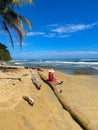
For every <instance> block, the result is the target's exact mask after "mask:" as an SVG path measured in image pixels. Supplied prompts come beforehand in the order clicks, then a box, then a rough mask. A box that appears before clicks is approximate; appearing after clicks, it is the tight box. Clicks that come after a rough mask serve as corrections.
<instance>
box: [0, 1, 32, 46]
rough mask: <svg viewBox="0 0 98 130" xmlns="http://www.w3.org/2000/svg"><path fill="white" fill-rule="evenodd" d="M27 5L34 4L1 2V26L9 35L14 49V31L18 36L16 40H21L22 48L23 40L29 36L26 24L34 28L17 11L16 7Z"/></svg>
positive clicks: (27, 2) (28, 2)
mask: <svg viewBox="0 0 98 130" xmlns="http://www.w3.org/2000/svg"><path fill="white" fill-rule="evenodd" d="M26 4H33V2H32V0H0V25H2V29H3V30H4V32H6V33H7V34H8V35H9V37H10V41H11V44H12V47H14V42H13V38H12V34H13V31H14V34H18V36H17V37H16V38H17V39H18V40H19V42H20V46H22V39H23V38H24V37H26V34H27V32H26V29H25V27H24V23H26V24H27V25H28V26H29V28H32V23H31V22H30V20H28V19H27V18H25V17H24V16H21V15H19V14H18V13H17V12H16V11H15V7H16V6H18V7H21V6H22V5H26Z"/></svg>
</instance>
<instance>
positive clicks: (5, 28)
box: [2, 19, 14, 48]
mask: <svg viewBox="0 0 98 130" xmlns="http://www.w3.org/2000/svg"><path fill="white" fill-rule="evenodd" d="M2 26H3V29H4V31H5V32H6V33H8V35H9V37H10V41H11V44H12V48H14V43H13V39H12V36H11V33H10V31H9V28H8V26H7V24H6V22H5V20H4V19H3V20H2Z"/></svg>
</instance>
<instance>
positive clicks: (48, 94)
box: [0, 66, 98, 130]
mask: <svg viewBox="0 0 98 130" xmlns="http://www.w3.org/2000/svg"><path fill="white" fill-rule="evenodd" d="M12 67H13V66H12ZM15 67H16V68H18V69H16V70H10V69H9V71H7V72H2V70H0V77H1V79H0V117H3V118H0V127H1V129H4V130H11V129H14V130H28V129H29V130H32V129H34V130H39V128H40V130H46V129H47V130H50V129H51V130H52V129H53V130H82V129H81V127H80V126H79V125H78V124H77V123H76V122H75V121H74V120H73V119H72V117H71V116H70V114H69V113H68V112H67V111H65V110H63V108H62V106H61V105H60V103H59V101H58V100H57V98H56V97H55V95H54V94H53V92H52V90H51V89H50V88H49V86H48V85H47V84H45V83H44V82H43V81H42V80H41V79H40V77H39V81H40V83H41V85H42V87H41V90H37V89H36V87H35V85H34V84H33V83H32V81H31V73H30V71H29V70H28V69H25V68H24V67H23V66H15ZM43 71H44V73H45V74H46V75H47V73H48V70H47V69H43ZM32 72H33V73H36V72H37V70H36V69H32ZM55 76H56V77H58V78H59V79H60V80H63V81H64V83H63V84H62V85H60V86H57V87H58V89H59V88H62V95H63V96H65V97H66V98H67V100H68V102H70V103H71V104H72V106H74V107H75V108H77V109H78V110H79V111H81V112H82V113H83V115H84V116H85V117H86V118H87V119H88V120H89V121H90V122H91V123H92V124H93V126H94V127H95V128H97V129H98V122H97V121H98V116H97V115H98V109H97V108H98V102H97V99H98V94H97V92H98V87H97V86H98V81H97V78H93V77H91V76H86V75H69V74H65V73H62V72H58V71H56V72H55ZM8 77H9V78H21V81H19V80H14V79H7V78H8ZM24 95H27V96H31V97H32V98H34V101H35V103H34V106H30V105H29V104H28V103H27V102H26V101H25V100H23V98H22V97H23V96H24ZM95 115H96V116H95ZM9 117H10V119H9Z"/></svg>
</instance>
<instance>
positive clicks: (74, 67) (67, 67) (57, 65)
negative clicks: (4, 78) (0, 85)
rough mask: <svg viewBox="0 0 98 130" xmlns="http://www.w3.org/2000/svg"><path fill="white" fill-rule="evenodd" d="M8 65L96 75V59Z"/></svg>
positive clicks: (39, 60)
mask: <svg viewBox="0 0 98 130" xmlns="http://www.w3.org/2000/svg"><path fill="white" fill-rule="evenodd" d="M8 64H10V65H15V66H30V67H40V68H53V69H55V70H57V71H61V72H64V73H68V74H89V75H98V59H37V60H35V59H34V60H12V61H10V62H8Z"/></svg>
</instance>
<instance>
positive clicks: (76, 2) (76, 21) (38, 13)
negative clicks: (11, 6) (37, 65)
mask: <svg viewBox="0 0 98 130" xmlns="http://www.w3.org/2000/svg"><path fill="white" fill-rule="evenodd" d="M34 2H35V5H34V6H24V7H22V8H18V9H17V12H18V13H20V14H21V15H23V16H25V17H27V18H29V19H30V20H31V22H32V23H33V29H32V30H30V29H29V28H28V27H26V28H27V30H28V33H27V37H26V38H25V39H24V40H23V46H22V50H21V49H20V46H19V43H18V41H16V40H14V41H15V47H14V50H13V49H12V47H11V43H10V40H9V38H8V37H7V36H6V35H5V34H2V33H1V34H0V39H1V42H2V43H5V45H7V47H8V50H9V51H10V53H11V56H12V58H13V59H36V58H37V59H43V58H98V0H34Z"/></svg>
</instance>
